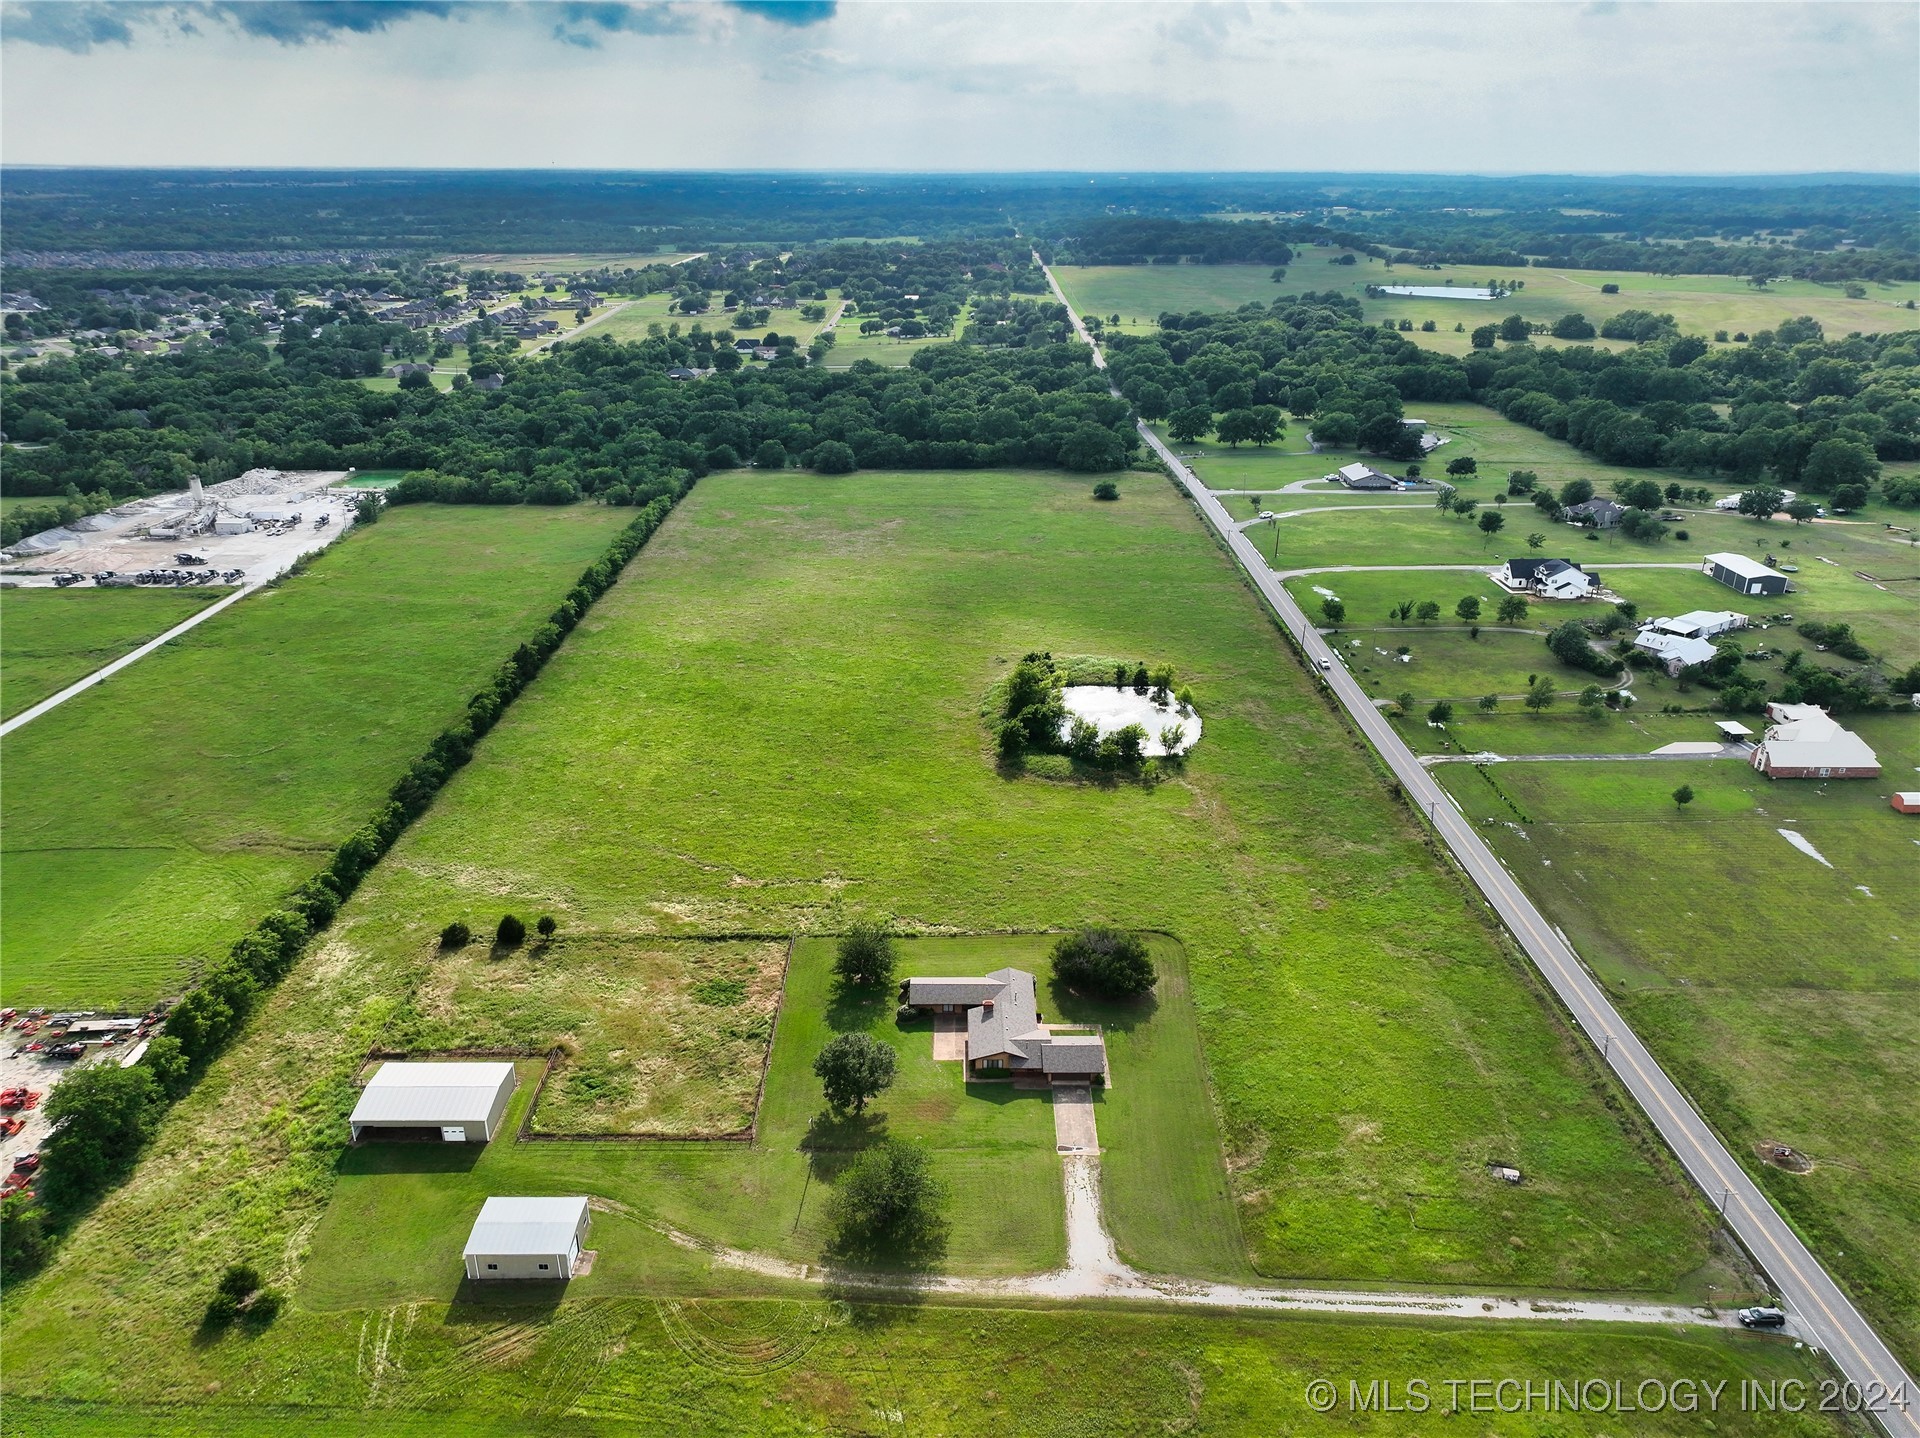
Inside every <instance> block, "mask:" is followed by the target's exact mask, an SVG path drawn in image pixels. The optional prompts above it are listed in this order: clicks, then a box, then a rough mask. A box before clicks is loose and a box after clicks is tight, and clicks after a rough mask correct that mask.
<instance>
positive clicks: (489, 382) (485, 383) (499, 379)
mask: <svg viewBox="0 0 1920 1438" xmlns="http://www.w3.org/2000/svg"><path fill="white" fill-rule="evenodd" d="M506 382H507V381H506V377H505V376H504V375H497V374H483V375H476V376H474V380H473V387H474V388H475V389H487V390H493V389H499V388H500V386H501V385H503V384H505V383H506Z"/></svg>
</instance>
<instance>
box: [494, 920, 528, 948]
mask: <svg viewBox="0 0 1920 1438" xmlns="http://www.w3.org/2000/svg"><path fill="white" fill-rule="evenodd" d="M493 941H494V943H496V944H498V945H499V946H500V947H501V948H503V949H517V948H519V947H520V945H522V944H524V943H525V942H526V941H527V926H526V925H525V924H523V923H522V922H521V921H520V920H519V919H517V918H515V917H514V916H513V915H512V914H502V915H501V916H500V924H499V926H498V927H497V928H496V929H494V931H493Z"/></svg>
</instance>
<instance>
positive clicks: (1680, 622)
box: [1643, 609, 1747, 639]
mask: <svg viewBox="0 0 1920 1438" xmlns="http://www.w3.org/2000/svg"><path fill="white" fill-rule="evenodd" d="M1643 627H1645V628H1649V629H1657V630H1659V631H1660V632H1661V633H1662V634H1673V635H1677V636H1678V637H1679V638H1681V639H1712V638H1713V637H1714V636H1715V635H1718V634H1725V633H1727V632H1729V631H1730V630H1734V629H1745V628H1746V627H1747V616H1746V615H1744V614H1736V613H1734V612H1733V611H1732V610H1731V609H1689V610H1688V611H1687V612H1686V613H1685V614H1677V615H1675V616H1674V617H1673V618H1671V619H1656V620H1654V621H1653V623H1651V624H1649V625H1646V626H1643Z"/></svg>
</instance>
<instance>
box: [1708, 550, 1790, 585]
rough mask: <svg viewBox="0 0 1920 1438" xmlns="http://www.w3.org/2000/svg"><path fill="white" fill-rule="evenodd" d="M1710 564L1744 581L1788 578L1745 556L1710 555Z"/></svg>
mask: <svg viewBox="0 0 1920 1438" xmlns="http://www.w3.org/2000/svg"><path fill="white" fill-rule="evenodd" d="M1707 563H1708V564H1717V565H1719V566H1720V568H1722V569H1724V570H1726V571H1727V572H1728V573H1729V574H1737V575H1739V576H1740V577H1741V578H1742V579H1785V578H1786V577H1787V576H1786V575H1784V574H1782V573H1780V571H1779V570H1777V569H1769V568H1767V566H1766V565H1764V564H1762V563H1761V562H1760V561H1759V560H1757V559H1749V558H1747V556H1746V555H1744V554H1728V553H1721V554H1709V555H1708V556H1707Z"/></svg>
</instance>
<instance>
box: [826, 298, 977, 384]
mask: <svg viewBox="0 0 1920 1438" xmlns="http://www.w3.org/2000/svg"><path fill="white" fill-rule="evenodd" d="M829 313H831V311H829ZM971 313H972V310H971V309H970V308H966V307H963V308H962V309H961V311H960V314H959V317H958V318H956V319H955V320H954V322H953V332H952V333H951V334H945V335H923V336H921V337H920V338H919V339H899V338H895V337H893V336H891V335H863V334H861V333H860V321H861V320H862V319H863V318H865V316H863V315H848V316H846V318H844V319H842V320H841V321H840V323H839V324H838V325H836V326H834V330H833V336H834V339H833V348H832V349H830V350H828V351H827V357H826V359H825V361H823V363H824V364H825V365H826V367H827V368H828V369H851V368H853V366H854V365H855V363H857V362H858V361H860V360H872V361H873V362H874V363H875V364H883V365H890V366H893V367H895V368H898V367H899V366H902V365H906V364H910V363H912V361H913V357H914V356H915V355H917V354H919V353H920V351H922V350H924V349H931V348H933V347H934V346H936V345H946V344H952V343H953V342H954V339H955V337H956V336H958V335H959V334H960V333H961V331H963V330H965V329H966V327H967V319H968V316H969V315H970V314H971Z"/></svg>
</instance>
